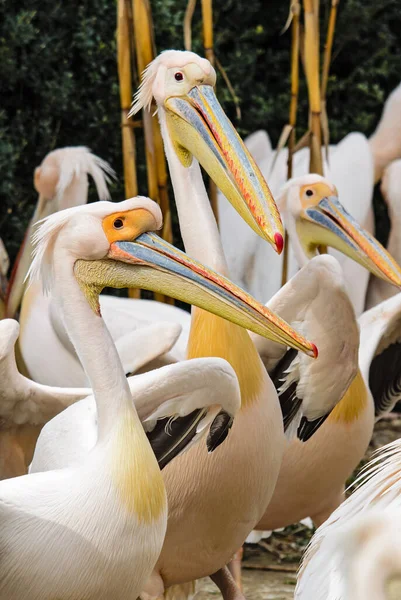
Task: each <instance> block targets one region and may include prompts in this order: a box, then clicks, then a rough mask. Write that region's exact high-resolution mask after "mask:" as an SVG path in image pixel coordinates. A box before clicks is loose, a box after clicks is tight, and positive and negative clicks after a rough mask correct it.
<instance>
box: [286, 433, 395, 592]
mask: <svg viewBox="0 0 401 600" xmlns="http://www.w3.org/2000/svg"><path fill="white" fill-rule="evenodd" d="M400 473H401V444H400V440H396V441H395V442H392V443H391V444H388V445H386V446H384V447H383V448H382V449H381V450H380V452H379V453H377V454H376V456H375V457H374V458H372V460H371V461H370V463H368V465H366V467H365V468H364V470H363V471H362V472H361V474H360V476H359V478H358V480H357V481H356V482H355V483H356V485H358V487H357V489H356V490H355V491H354V492H353V494H352V495H351V496H350V497H349V498H348V499H347V500H345V502H343V504H342V505H341V506H340V507H339V508H338V509H337V510H336V511H335V512H334V513H333V514H332V515H331V516H330V518H329V519H328V520H327V521H326V522H325V523H324V524H323V525H322V526H321V527H320V528H319V529H318V530H317V531H316V533H315V535H314V536H313V538H312V541H311V543H310V546H309V547H308V549H307V551H306V553H305V556H304V558H303V562H302V565H301V569H300V574H299V578H298V582H297V587H296V591H295V598H296V599H297V600H306V599H308V600H309V599H310V598H313V599H314V600H323V599H324V600H351V598H352V600H359V598H361V599H362V598H369V600H370V599H372V600H385V599H386V598H387V596H386V595H384V589H383V588H384V586H385V583H386V580H387V579H388V578H389V577H390V576H391V575H392V574H396V573H398V575H399V574H400V567H401V562H400V558H401V552H400V550H401V548H400V545H399V540H400V536H399V527H400V518H399V516H400V512H399V511H400V507H401V487H400V482H401V477H400ZM375 521H376V522H375ZM383 521H387V524H386V523H385V522H383ZM340 543H341V546H339V544H340ZM351 544H352V545H353V546H354V552H352V547H351ZM351 553H352V554H353V556H352V558H351V556H350V554H351ZM372 561H373V562H372ZM368 581H369V582H370V588H369V589H370V590H371V593H369V595H367V596H366V595H365V596H361V595H359V596H356V595H355V596H354V595H353V596H351V595H349V591H350V585H351V584H353V587H352V591H355V594H356V591H357V590H358V591H359V590H360V592H359V593H362V590H364V591H366V589H368V588H366V585H367V583H368ZM395 597H396V598H398V597H399V595H397V596H395Z"/></svg>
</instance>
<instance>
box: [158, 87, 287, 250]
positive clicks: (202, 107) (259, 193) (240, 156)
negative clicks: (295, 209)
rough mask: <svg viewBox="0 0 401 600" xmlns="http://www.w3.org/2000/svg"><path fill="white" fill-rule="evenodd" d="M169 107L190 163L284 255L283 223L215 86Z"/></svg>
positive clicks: (181, 152)
mask: <svg viewBox="0 0 401 600" xmlns="http://www.w3.org/2000/svg"><path fill="white" fill-rule="evenodd" d="M164 107H165V109H166V121H167V125H168V128H169V133H170V137H171V139H172V142H173V145H174V147H175V149H176V152H177V154H178V156H179V157H180V159H181V161H182V162H183V164H184V165H185V166H189V165H190V164H191V160H192V155H193V156H195V158H196V159H197V160H198V161H199V163H200V164H201V165H202V167H203V168H204V169H205V170H206V171H207V172H208V174H209V175H210V177H211V178H212V179H213V181H214V182H215V183H216V185H217V187H219V188H220V190H221V191H222V193H223V194H224V195H225V196H226V198H227V199H228V200H229V201H230V202H231V204H232V205H233V207H234V208H235V209H236V210H237V211H238V213H239V214H240V215H241V217H242V218H243V219H244V220H245V221H246V222H247V223H248V225H249V226H250V227H252V229H253V230H254V231H255V232H256V233H257V234H258V235H259V236H260V237H262V238H264V239H265V240H267V241H268V242H269V243H270V244H271V245H272V246H273V248H274V249H275V250H276V251H277V252H278V253H279V254H280V252H281V250H282V248H283V225H282V222H281V218H280V214H279V212H278V210H277V206H276V204H275V202H274V199H273V196H272V194H271V192H270V190H269V188H268V185H267V183H266V181H265V180H264V178H263V175H262V174H261V172H260V170H259V168H258V166H257V165H256V163H255V161H254V160H253V158H252V156H251V155H250V153H249V151H248V150H247V148H246V146H245V144H244V143H243V141H242V140H241V138H240V137H239V135H238V133H237V132H236V130H235V129H234V127H233V125H232V124H231V122H230V121H229V120H228V118H227V116H226V115H225V113H224V111H223V109H222V107H221V106H220V104H219V102H218V100H217V98H216V95H215V93H214V90H213V88H212V86H210V85H199V86H196V87H194V88H192V90H191V91H190V92H189V93H188V94H187V95H185V96H180V97H171V98H168V99H167V100H166V101H165V103H164Z"/></svg>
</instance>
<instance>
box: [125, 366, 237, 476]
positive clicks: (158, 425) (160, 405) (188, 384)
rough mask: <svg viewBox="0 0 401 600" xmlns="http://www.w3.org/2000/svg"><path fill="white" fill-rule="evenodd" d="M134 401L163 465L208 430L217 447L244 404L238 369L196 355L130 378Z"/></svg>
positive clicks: (209, 441) (212, 446) (211, 447)
mask: <svg viewBox="0 0 401 600" xmlns="http://www.w3.org/2000/svg"><path fill="white" fill-rule="evenodd" d="M130 387H131V392H132V395H133V397H134V398H135V399H137V400H135V406H136V408H137V410H138V414H139V416H140V418H141V420H142V422H143V424H144V427H145V431H146V432H147V435H148V438H149V441H150V443H151V446H152V448H153V450H154V452H155V454H156V457H157V459H158V461H159V464H160V467H161V468H163V467H165V466H166V465H167V464H168V463H169V462H170V461H171V460H172V459H173V458H174V457H175V456H178V455H179V454H181V453H182V452H183V450H187V449H188V448H189V447H190V446H192V445H193V444H194V443H195V442H197V441H198V439H199V438H200V437H201V436H202V435H203V434H204V433H206V432H207V431H208V436H207V448H208V450H209V452H211V451H213V450H214V449H215V448H217V446H219V445H220V444H221V443H222V442H223V441H224V439H225V438H226V436H227V434H228V432H229V429H230V427H231V425H232V422H233V418H234V415H235V413H236V411H237V410H238V408H239V406H240V395H239V388H238V381H237V378H236V375H235V373H234V371H233V370H232V368H231V367H230V365H229V364H228V363H227V362H226V361H224V360H222V359H218V358H198V359H192V360H187V361H184V362H181V363H177V364H174V365H167V366H166V367H162V368H161V369H158V370H157V371H151V372H149V373H145V374H143V375H141V376H139V377H136V378H131V381H130Z"/></svg>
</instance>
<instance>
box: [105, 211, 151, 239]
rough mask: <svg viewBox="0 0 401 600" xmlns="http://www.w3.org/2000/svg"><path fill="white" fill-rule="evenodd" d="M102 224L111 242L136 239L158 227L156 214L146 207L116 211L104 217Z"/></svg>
mask: <svg viewBox="0 0 401 600" xmlns="http://www.w3.org/2000/svg"><path fill="white" fill-rule="evenodd" d="M102 226H103V231H104V232H105V234H106V237H107V239H108V241H109V242H110V244H112V243H113V242H117V241H119V242H122V241H124V242H129V241H134V240H135V239H136V238H137V237H138V236H140V235H141V234H142V233H145V232H146V231H155V229H157V224H156V220H155V218H154V216H153V215H152V213H151V212H149V211H148V210H146V209H145V208H135V209H133V210H126V211H123V212H115V213H113V214H112V215H108V216H107V217H105V218H104V219H103V223H102Z"/></svg>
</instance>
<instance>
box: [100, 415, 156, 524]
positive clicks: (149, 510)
mask: <svg viewBox="0 0 401 600" xmlns="http://www.w3.org/2000/svg"><path fill="white" fill-rule="evenodd" d="M111 461H112V462H111V476H112V481H113V484H114V486H115V487H116V490H117V494H118V496H119V498H120V500H121V502H122V504H123V505H124V506H125V508H126V509H127V511H128V512H130V513H132V514H135V515H136V516H137V518H138V520H139V521H143V522H144V523H151V522H152V521H155V520H156V519H158V518H159V517H160V516H161V513H162V512H163V510H165V509H166V506H167V497H166V490H165V487H164V482H163V477H162V475H161V472H160V468H159V465H158V464H157V460H156V457H155V455H154V454H153V451H152V449H151V447H150V445H149V443H148V440H147V438H146V435H145V432H144V431H143V428H142V425H141V423H140V421H139V418H138V417H137V416H136V415H135V414H133V413H129V414H128V415H125V416H124V418H122V419H121V423H120V424H119V425H118V426H117V427H116V432H115V435H114V437H113V440H112V451H111Z"/></svg>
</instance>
